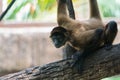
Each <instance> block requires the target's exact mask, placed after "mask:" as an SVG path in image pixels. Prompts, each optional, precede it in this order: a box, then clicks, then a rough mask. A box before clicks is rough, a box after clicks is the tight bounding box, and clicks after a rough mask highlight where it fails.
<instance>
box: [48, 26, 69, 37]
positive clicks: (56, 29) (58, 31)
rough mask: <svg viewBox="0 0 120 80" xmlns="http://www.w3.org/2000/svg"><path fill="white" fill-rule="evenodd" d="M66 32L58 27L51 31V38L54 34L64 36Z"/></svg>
mask: <svg viewBox="0 0 120 80" xmlns="http://www.w3.org/2000/svg"><path fill="white" fill-rule="evenodd" d="M66 32H67V30H66V29H65V28H63V27H60V26H58V27H55V28H53V30H52V31H51V36H53V35H54V34H56V33H57V34H64V33H66ZM51 36H50V37H51Z"/></svg>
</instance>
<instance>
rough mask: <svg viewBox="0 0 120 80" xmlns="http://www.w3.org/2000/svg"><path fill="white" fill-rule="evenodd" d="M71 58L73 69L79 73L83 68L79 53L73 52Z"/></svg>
mask: <svg viewBox="0 0 120 80" xmlns="http://www.w3.org/2000/svg"><path fill="white" fill-rule="evenodd" d="M72 58H73V60H74V62H73V63H72V64H71V67H72V69H73V71H75V72H78V73H80V74H81V73H82V71H83V68H82V58H80V54H74V55H73V56H72Z"/></svg>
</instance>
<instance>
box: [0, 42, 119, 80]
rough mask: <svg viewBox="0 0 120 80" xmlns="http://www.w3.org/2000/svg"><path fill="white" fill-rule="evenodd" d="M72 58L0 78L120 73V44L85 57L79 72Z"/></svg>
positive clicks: (45, 79) (53, 79) (40, 79)
mask: <svg viewBox="0 0 120 80" xmlns="http://www.w3.org/2000/svg"><path fill="white" fill-rule="evenodd" d="M72 62H73V60H72V59H66V60H61V61H58V62H54V63H50V64H46V65H44V66H38V67H33V68H28V69H25V70H23V71H20V72H18V73H13V74H9V75H6V76H3V77H0V80H100V79H102V78H105V77H109V76H113V75H117V74H120V44H118V45H114V46H113V48H112V49H111V50H109V51H106V50H105V49H104V48H103V49H100V50H98V51H97V52H95V53H93V54H91V55H90V56H88V57H87V58H86V61H85V64H84V71H83V73H81V74H78V73H77V72H75V71H73V70H72V69H71V67H70V64H71V63H72Z"/></svg>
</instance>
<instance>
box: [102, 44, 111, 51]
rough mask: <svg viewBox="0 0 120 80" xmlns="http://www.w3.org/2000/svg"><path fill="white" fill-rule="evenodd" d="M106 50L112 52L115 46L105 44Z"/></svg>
mask: <svg viewBox="0 0 120 80" xmlns="http://www.w3.org/2000/svg"><path fill="white" fill-rule="evenodd" d="M104 46H105V50H110V49H111V48H112V47H113V46H112V45H111V44H105V45H104Z"/></svg>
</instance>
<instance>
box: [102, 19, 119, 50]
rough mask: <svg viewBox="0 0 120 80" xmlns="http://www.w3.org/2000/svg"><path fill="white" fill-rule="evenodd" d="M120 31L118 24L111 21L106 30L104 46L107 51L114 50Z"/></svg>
mask: <svg viewBox="0 0 120 80" xmlns="http://www.w3.org/2000/svg"><path fill="white" fill-rule="evenodd" d="M117 32H118V29H117V23H116V22H115V21H110V22H109V23H108V24H107V25H106V28H105V33H104V41H105V43H104V46H105V47H106V50H109V49H111V48H112V43H113V41H114V39H115V37H116V35H117Z"/></svg>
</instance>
